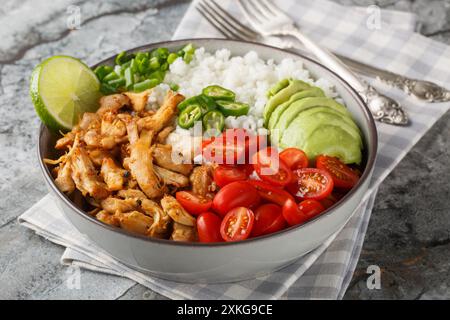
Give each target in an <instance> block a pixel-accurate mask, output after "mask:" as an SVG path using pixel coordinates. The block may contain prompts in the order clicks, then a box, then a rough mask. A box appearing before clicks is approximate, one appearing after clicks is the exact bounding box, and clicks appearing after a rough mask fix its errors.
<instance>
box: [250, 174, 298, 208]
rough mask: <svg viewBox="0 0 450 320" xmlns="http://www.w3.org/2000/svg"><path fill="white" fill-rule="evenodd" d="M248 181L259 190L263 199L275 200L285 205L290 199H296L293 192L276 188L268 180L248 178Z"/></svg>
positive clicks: (280, 204) (276, 202)
mask: <svg viewBox="0 0 450 320" xmlns="http://www.w3.org/2000/svg"><path fill="white" fill-rule="evenodd" d="M247 182H248V183H250V184H251V185H252V186H254V187H255V188H256V190H258V193H259V195H260V196H261V198H262V199H264V200H267V201H270V202H273V203H275V204H277V205H279V206H283V205H284V203H285V202H286V200H288V199H291V200H294V197H292V195H291V194H289V193H288V192H286V191H284V190H282V189H280V188H275V187H273V186H271V185H270V184H268V183H267V182H264V181H259V180H248V181H247Z"/></svg>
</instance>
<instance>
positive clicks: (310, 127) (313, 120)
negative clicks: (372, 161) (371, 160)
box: [282, 107, 363, 148]
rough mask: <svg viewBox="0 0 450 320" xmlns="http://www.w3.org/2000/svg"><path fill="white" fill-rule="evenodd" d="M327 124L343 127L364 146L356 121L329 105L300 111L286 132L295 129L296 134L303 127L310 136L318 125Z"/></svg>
mask: <svg viewBox="0 0 450 320" xmlns="http://www.w3.org/2000/svg"><path fill="white" fill-rule="evenodd" d="M325 124H326V125H333V126H337V127H341V129H343V130H345V131H347V132H348V133H349V134H350V135H352V136H353V137H354V138H355V139H356V140H358V142H359V145H360V147H361V148H362V147H363V142H362V138H361V132H360V131H359V128H358V126H357V125H356V124H355V122H354V121H353V120H352V119H350V118H349V117H346V116H343V115H342V114H341V113H339V112H338V111H336V110H334V109H332V108H329V107H314V108H311V109H308V110H305V111H303V112H300V114H299V115H298V116H297V118H295V119H294V121H292V122H291V124H290V125H289V127H288V128H286V130H285V131H284V132H285V133H287V132H288V131H289V132H291V131H293V134H295V130H296V128H302V130H303V131H304V132H306V136H307V137H308V136H309V135H310V134H311V132H313V131H314V130H315V129H316V127H317V126H321V125H325ZM287 135H288V133H287ZM282 139H283V137H282Z"/></svg>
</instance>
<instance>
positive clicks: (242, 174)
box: [213, 165, 247, 188]
mask: <svg viewBox="0 0 450 320" xmlns="http://www.w3.org/2000/svg"><path fill="white" fill-rule="evenodd" d="M213 177H214V182H215V183H216V184H217V185H218V186H219V187H221V188H222V187H224V186H226V185H227V184H229V183H231V182H234V181H243V180H246V179H247V173H246V171H245V170H244V168H242V169H241V168H238V167H235V166H224V165H221V166H219V167H217V168H216V169H215V170H214V174H213Z"/></svg>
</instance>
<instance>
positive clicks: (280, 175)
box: [252, 147, 292, 187]
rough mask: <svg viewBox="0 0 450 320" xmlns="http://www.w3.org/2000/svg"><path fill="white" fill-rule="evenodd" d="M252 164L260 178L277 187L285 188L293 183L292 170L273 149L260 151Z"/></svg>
mask: <svg viewBox="0 0 450 320" xmlns="http://www.w3.org/2000/svg"><path fill="white" fill-rule="evenodd" d="M252 163H253V167H254V168H255V171H256V173H257V174H258V176H259V177H260V178H261V179H262V180H264V181H267V182H269V183H271V184H273V185H275V186H280V187H284V186H286V185H288V184H289V183H291V181H292V172H291V170H290V169H289V167H288V166H287V165H286V163H284V161H283V160H281V159H280V156H279V154H278V152H277V151H276V149H274V148H272V147H268V148H266V149H262V150H260V151H258V152H257V153H256V154H255V155H254V156H253V159H252Z"/></svg>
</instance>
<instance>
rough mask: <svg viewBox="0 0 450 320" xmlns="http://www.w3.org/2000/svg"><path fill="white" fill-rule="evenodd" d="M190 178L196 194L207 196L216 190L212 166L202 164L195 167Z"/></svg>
mask: <svg viewBox="0 0 450 320" xmlns="http://www.w3.org/2000/svg"><path fill="white" fill-rule="evenodd" d="M189 179H190V181H191V184H192V191H193V192H194V193H195V194H198V195H200V196H203V197H206V196H207V195H208V194H210V193H211V192H212V191H214V190H213V189H214V185H213V179H212V167H211V166H208V165H202V166H198V167H195V168H194V170H193V171H192V174H191V176H190V177H189Z"/></svg>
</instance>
